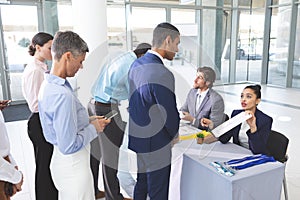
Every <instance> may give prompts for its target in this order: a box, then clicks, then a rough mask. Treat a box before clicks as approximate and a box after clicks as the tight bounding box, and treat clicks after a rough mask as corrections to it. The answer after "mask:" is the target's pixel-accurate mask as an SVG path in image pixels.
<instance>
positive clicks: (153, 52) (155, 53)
mask: <svg viewBox="0 0 300 200" xmlns="http://www.w3.org/2000/svg"><path fill="white" fill-rule="evenodd" d="M147 52H148V53H152V54H154V55H156V56H158V57H159V58H160V59H161V62H162V63H164V58H163V57H162V56H161V55H160V54H159V53H157V52H156V51H153V50H148V51H147Z"/></svg>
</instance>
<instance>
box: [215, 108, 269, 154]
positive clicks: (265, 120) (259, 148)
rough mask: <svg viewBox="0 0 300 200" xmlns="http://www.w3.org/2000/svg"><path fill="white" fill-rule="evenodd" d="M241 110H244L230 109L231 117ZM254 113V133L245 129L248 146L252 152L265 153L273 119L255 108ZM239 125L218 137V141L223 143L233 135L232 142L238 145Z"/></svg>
mask: <svg viewBox="0 0 300 200" xmlns="http://www.w3.org/2000/svg"><path fill="white" fill-rule="evenodd" d="M243 111H244V110H234V111H232V114H231V117H234V116H235V115H237V114H239V113H241V112H243ZM254 115H255V117H256V126H257V131H256V132H255V133H250V129H249V130H248V131H247V135H248V143H249V148H250V150H251V151H252V153H254V154H260V153H261V154H266V153H267V152H266V151H267V149H266V147H267V140H268V137H269V134H270V132H271V128H272V123H273V119H272V117H270V116H268V115H266V114H265V113H263V112H262V111H260V110H259V109H257V108H256V111H255V113H254ZM241 125H242V124H240V125H238V126H236V127H234V128H233V129H231V130H230V131H228V132H227V133H224V134H223V135H221V136H220V137H219V141H220V142H222V143H223V144H224V143H227V142H228V141H229V140H230V138H231V137H233V143H234V144H237V145H240V141H239V132H240V129H241Z"/></svg>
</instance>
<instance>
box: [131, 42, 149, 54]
mask: <svg viewBox="0 0 300 200" xmlns="http://www.w3.org/2000/svg"><path fill="white" fill-rule="evenodd" d="M149 49H151V44H148V43H140V44H139V45H137V47H136V48H135V50H133V52H134V53H135V55H136V56H137V57H140V56H141V55H143V54H145V53H146V52H147V51H148V50H149Z"/></svg>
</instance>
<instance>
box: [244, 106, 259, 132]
mask: <svg viewBox="0 0 300 200" xmlns="http://www.w3.org/2000/svg"><path fill="white" fill-rule="evenodd" d="M245 112H246V113H247V114H250V115H251V116H252V117H250V118H249V119H247V120H246V122H247V124H248V125H249V126H250V132H251V133H255V132H256V131H257V126H256V117H255V116H254V113H253V112H252V111H250V110H246V111H245Z"/></svg>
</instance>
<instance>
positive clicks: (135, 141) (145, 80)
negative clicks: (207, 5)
mask: <svg viewBox="0 0 300 200" xmlns="http://www.w3.org/2000/svg"><path fill="white" fill-rule="evenodd" d="M179 43H180V33H179V31H178V29H177V28H176V27H175V26H173V25H172V24H170V23H160V24H158V25H157V26H156V28H155V29H154V31H153V40H152V49H151V50H149V51H148V52H147V53H146V54H145V55H144V56H143V57H141V58H138V59H137V60H135V61H134V63H133V64H132V65H131V67H130V70H129V74H128V77H129V90H130V98H129V116H130V118H129V145H128V147H129V149H131V150H133V151H134V152H136V154H137V166H138V175H137V183H136V186H135V189H134V199H135V200H145V199H146V198H147V195H149V197H150V199H151V200H162V199H163V200H167V199H168V192H169V177H170V169H171V147H172V141H173V139H174V138H175V137H176V136H177V135H178V128H179V120H180V118H179V113H178V110H177V105H176V98H175V94H174V90H175V82H174V76H173V74H172V73H171V72H170V71H169V70H168V69H167V68H166V67H165V66H164V63H163V59H164V58H165V59H168V60H173V58H174V56H175V53H176V52H178V44H179Z"/></svg>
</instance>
